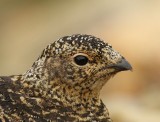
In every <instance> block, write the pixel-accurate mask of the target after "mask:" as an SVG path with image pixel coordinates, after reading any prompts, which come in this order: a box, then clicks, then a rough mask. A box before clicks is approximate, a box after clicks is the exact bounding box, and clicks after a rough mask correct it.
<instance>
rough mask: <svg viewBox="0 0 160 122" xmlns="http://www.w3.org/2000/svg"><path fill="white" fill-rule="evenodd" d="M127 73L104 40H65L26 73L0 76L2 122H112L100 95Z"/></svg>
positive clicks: (74, 37)
mask: <svg viewBox="0 0 160 122" xmlns="http://www.w3.org/2000/svg"><path fill="white" fill-rule="evenodd" d="M126 70H132V66H131V65H130V63H129V62H128V61H127V60H126V59H125V58H124V57H123V56H122V55H121V54H120V53H119V52H117V51H116V50H114V49H113V48H112V46H111V45H110V44H109V43H107V42H105V41H103V40H102V39H100V38H97V37H95V36H92V35H87V34H73V35H70V36H64V37H62V38H60V39H58V40H56V41H53V43H51V44H49V45H48V46H47V47H46V48H45V49H44V50H43V51H42V53H41V55H40V56H39V57H38V59H37V60H36V61H35V62H34V63H33V65H32V66H31V68H29V69H28V70H27V71H26V72H25V73H22V74H20V75H10V76H0V122H112V119H111V118H110V116H109V112H108V109H107V108H106V106H105V104H104V103H103V101H102V100H101V98H100V91H101V89H102V87H103V86H104V85H105V84H106V83H107V81H108V80H109V79H110V78H111V77H113V76H114V75H115V74H117V73H118V72H120V71H126Z"/></svg>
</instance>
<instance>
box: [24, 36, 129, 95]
mask: <svg viewBox="0 0 160 122" xmlns="http://www.w3.org/2000/svg"><path fill="white" fill-rule="evenodd" d="M131 69H132V67H131V65H130V64H129V63H128V62H127V61H126V60H125V58H124V57H123V56H121V55H120V53H118V52H117V51H115V50H114V49H113V48H112V46H111V45H110V44H108V43H105V42H104V41H103V40H101V39H99V38H96V37H94V36H91V35H80V34H76V35H72V36H65V37H62V38H60V39H59V40H57V41H55V42H53V43H52V44H50V45H48V46H47V47H46V48H45V49H44V50H43V52H42V54H41V56H40V57H39V58H38V60H37V61H36V62H35V63H34V64H33V66H32V68H31V69H30V70H29V71H27V72H26V73H25V79H26V81H27V80H30V81H33V80H34V81H35V82H36V85H37V86H38V84H43V85H44V87H46V88H47V89H48V87H49V86H51V87H55V86H56V85H59V86H64V87H66V88H71V89H74V90H75V91H78V92H87V91H96V92H97V93H98V92H99V91H100V90H101V88H102V87H103V86H104V84H105V83H106V82H107V81H108V80H109V79H110V78H111V77H112V76H114V75H115V74H116V73H118V72H120V71H125V70H131ZM39 81H41V82H43V83H41V82H39ZM54 85H55V86H54Z"/></svg>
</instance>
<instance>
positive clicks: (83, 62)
mask: <svg viewBox="0 0 160 122" xmlns="http://www.w3.org/2000/svg"><path fill="white" fill-rule="evenodd" d="M74 62H75V63H76V64H77V65H80V66H83V65H86V64H87V63H88V58H87V57H86V56H84V55H77V56H76V57H74Z"/></svg>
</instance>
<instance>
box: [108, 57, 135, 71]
mask: <svg viewBox="0 0 160 122" xmlns="http://www.w3.org/2000/svg"><path fill="white" fill-rule="evenodd" d="M108 68H114V69H115V70H116V71H126V70H132V66H131V65H130V64H129V63H128V61H127V60H126V59H125V58H122V60H120V61H119V62H118V63H117V64H112V65H110V66H109V67H108Z"/></svg>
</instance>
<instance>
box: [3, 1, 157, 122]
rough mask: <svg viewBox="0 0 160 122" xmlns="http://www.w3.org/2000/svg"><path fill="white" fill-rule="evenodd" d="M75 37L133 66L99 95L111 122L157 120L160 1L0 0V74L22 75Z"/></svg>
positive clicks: (112, 81)
mask: <svg viewBox="0 0 160 122" xmlns="http://www.w3.org/2000/svg"><path fill="white" fill-rule="evenodd" d="M75 33H82V34H91V35H94V36H97V37H100V38H102V39H103V40H105V41H106V42H109V43H110V44H112V46H113V48H114V49H116V50H118V51H119V52H120V53H121V54H123V56H124V57H125V58H126V59H127V60H128V61H129V62H130V63H131V64H132V66H133V71H132V72H129V71H128V72H121V73H119V74H117V75H116V76H115V77H114V78H112V79H111V80H110V81H109V82H108V83H107V84H106V85H105V87H104V88H103V90H102V91H101V98H102V99H103V101H104V102H105V104H106V106H107V108H108V109H109V112H110V116H111V117H112V119H113V120H114V122H160V54H159V53H160V1H159V0H112V1H111V0H99V1H97V0H87V1H85V0H79V1H78V0H67V1H63V2H62V1H54V0H0V75H1V76H2V75H12V74H21V73H24V72H25V71H26V70H27V69H29V68H30V66H31V65H32V63H33V62H34V61H35V60H36V59H37V57H38V56H39V55H40V53H41V52H42V50H43V49H44V48H45V47H46V45H47V44H48V43H51V42H53V41H55V40H57V39H58V38H60V37H62V36H65V35H72V34H75Z"/></svg>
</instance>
